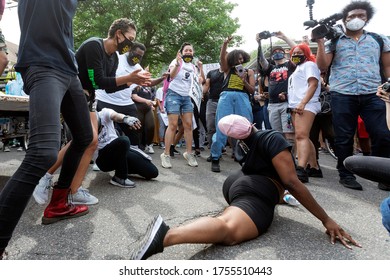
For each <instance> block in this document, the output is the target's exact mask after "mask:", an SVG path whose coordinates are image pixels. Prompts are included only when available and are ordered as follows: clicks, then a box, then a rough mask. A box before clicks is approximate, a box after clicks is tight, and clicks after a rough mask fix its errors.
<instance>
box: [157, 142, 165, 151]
mask: <svg viewBox="0 0 390 280" xmlns="http://www.w3.org/2000/svg"><path fill="white" fill-rule="evenodd" d="M158 145H159V147H160V149H163V150H164V149H165V144H164V142H160V144H158Z"/></svg>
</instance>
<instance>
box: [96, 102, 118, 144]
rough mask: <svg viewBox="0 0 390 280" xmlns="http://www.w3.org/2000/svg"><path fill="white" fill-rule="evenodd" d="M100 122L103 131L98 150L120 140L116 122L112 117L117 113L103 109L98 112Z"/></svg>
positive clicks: (99, 138) (100, 134)
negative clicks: (117, 139)
mask: <svg viewBox="0 0 390 280" xmlns="http://www.w3.org/2000/svg"><path fill="white" fill-rule="evenodd" d="M98 114H99V117H100V121H101V125H102V128H101V131H100V133H99V135H98V147H97V149H98V150H100V149H103V148H104V147H105V146H106V145H107V144H110V143H111V141H113V140H115V139H116V138H118V135H117V134H116V130H115V126H114V121H113V120H112V119H111V116H112V115H113V114H115V111H114V110H112V109H109V108H103V110H101V111H100V112H98Z"/></svg>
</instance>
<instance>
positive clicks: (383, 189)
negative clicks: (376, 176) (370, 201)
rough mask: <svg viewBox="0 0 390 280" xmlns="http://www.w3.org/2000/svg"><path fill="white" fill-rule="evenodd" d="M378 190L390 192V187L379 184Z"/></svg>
mask: <svg viewBox="0 0 390 280" xmlns="http://www.w3.org/2000/svg"><path fill="white" fill-rule="evenodd" d="M378 189H380V190H382V191H390V185H388V184H385V183H378Z"/></svg>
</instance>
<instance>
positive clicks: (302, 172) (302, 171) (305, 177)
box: [295, 166, 309, 183]
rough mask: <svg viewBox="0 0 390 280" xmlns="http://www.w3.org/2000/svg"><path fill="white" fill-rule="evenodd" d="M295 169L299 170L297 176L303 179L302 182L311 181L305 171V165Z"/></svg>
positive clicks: (300, 179)
mask: <svg viewBox="0 0 390 280" xmlns="http://www.w3.org/2000/svg"><path fill="white" fill-rule="evenodd" d="M295 170H296V172H297V176H298V179H299V181H301V182H302V183H307V182H309V176H308V175H307V172H306V171H305V169H304V168H303V167H301V166H297V167H296V168H295Z"/></svg>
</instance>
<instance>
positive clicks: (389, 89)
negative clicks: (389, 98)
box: [382, 79, 390, 92]
mask: <svg viewBox="0 0 390 280" xmlns="http://www.w3.org/2000/svg"><path fill="white" fill-rule="evenodd" d="M382 89H383V90H384V91H385V92H390V79H389V80H388V81H387V82H386V83H384V84H383V86H382Z"/></svg>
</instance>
